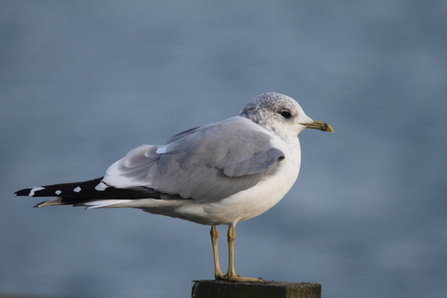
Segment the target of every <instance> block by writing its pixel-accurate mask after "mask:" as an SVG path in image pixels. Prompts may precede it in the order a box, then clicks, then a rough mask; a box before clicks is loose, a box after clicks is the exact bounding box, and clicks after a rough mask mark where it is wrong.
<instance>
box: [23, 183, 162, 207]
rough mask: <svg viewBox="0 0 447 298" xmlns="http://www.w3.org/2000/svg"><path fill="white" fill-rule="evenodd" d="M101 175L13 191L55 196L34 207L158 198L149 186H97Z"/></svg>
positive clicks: (38, 195)
mask: <svg viewBox="0 0 447 298" xmlns="http://www.w3.org/2000/svg"><path fill="white" fill-rule="evenodd" d="M102 179H103V177H100V178H96V179H92V180H88V181H83V182H73V183H62V184H53V185H46V186H39V187H33V188H25V189H22V190H19V191H17V192H15V195H16V196H30V197H56V198H54V199H50V200H47V201H43V202H41V203H39V204H37V205H36V206H34V207H45V206H55V205H73V206H86V203H88V202H92V201H101V200H104V201H105V200H129V199H141V198H153V199H159V198H160V193H159V192H158V191H155V190H153V189H151V188H146V187H133V188H115V187H112V186H107V185H106V187H100V188H98V187H97V186H98V185H99V184H100V183H103V184H104V185H105V183H104V182H102Z"/></svg>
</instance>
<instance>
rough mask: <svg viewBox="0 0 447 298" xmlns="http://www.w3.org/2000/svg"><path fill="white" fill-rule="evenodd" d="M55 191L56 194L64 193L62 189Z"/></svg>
mask: <svg viewBox="0 0 447 298" xmlns="http://www.w3.org/2000/svg"><path fill="white" fill-rule="evenodd" d="M54 193H55V194H56V195H60V194H61V193H62V191H60V190H56V191H55V192H54Z"/></svg>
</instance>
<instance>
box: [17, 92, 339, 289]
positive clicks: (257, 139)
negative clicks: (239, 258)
mask: <svg viewBox="0 0 447 298" xmlns="http://www.w3.org/2000/svg"><path fill="white" fill-rule="evenodd" d="M306 128H311V129H317V130H322V131H329V132H333V129H332V127H331V126H330V125H328V124H326V123H324V122H321V121H316V120H312V119H311V118H309V117H308V116H307V115H306V114H305V113H304V111H303V109H302V108H301V107H300V105H299V104H298V103H297V102H296V101H295V100H294V99H292V98H290V97H288V96H286V95H282V94H278V93H265V94H262V95H260V96H258V97H255V98H253V99H252V100H251V101H249V102H248V103H247V104H246V105H245V106H244V107H243V108H242V110H241V111H240V113H239V115H238V116H236V117H232V118H229V119H226V120H223V121H220V122H215V123H211V124H207V125H204V126H200V127H195V128H191V129H188V130H185V131H183V132H181V133H178V134H176V135H174V136H172V137H170V138H168V139H167V140H166V141H165V142H164V143H163V144H161V145H143V146H140V147H137V148H135V149H134V150H132V151H130V152H129V153H128V154H127V155H126V156H125V157H123V158H122V159H120V160H118V161H117V162H115V163H114V164H112V165H111V166H110V167H109V168H108V170H107V171H106V174H105V176H104V177H100V178H97V179H93V180H89V181H85V182H76V183H64V184H54V185H48V186H41V187H34V188H27V189H23V190H19V191H18V192H16V193H15V194H16V195H17V196H31V197H52V196H53V197H54V196H56V198H53V199H50V200H47V201H44V202H41V203H39V204H37V205H36V206H35V207H44V206H54V205H73V206H85V207H86V208H87V209H95V208H125V207H131V208H138V209H142V210H143V211H146V212H149V213H153V214H161V215H166V216H170V217H178V218H181V219H185V220H189V221H192V222H195V223H199V224H204V225H211V231H210V234H211V242H212V248H213V257H214V275H215V278H216V279H221V280H228V281H240V282H254V281H262V279H260V278H247V277H241V276H239V275H236V272H235V269H234V240H235V238H236V234H235V227H236V224H237V223H238V222H240V221H243V220H247V219H250V218H253V217H255V216H257V215H260V214H261V213H263V212H265V211H267V210H268V209H270V208H272V207H273V206H274V205H275V204H276V203H278V201H279V200H281V199H282V197H283V196H284V195H285V194H286V193H287V192H288V191H289V190H290V188H291V187H292V185H293V184H294V183H295V180H296V178H297V177H298V172H299V169H300V163H301V150H300V143H299V140H298V138H297V136H298V134H299V133H300V132H301V131H303V130H304V129H306ZM217 225H228V226H229V228H228V234H227V236H228V237H227V239H228V271H227V273H226V274H225V275H224V274H222V271H221V269H220V265H219V257H218V249H217V246H218V245H217V240H218V237H219V233H218V232H217V229H216V226H217Z"/></svg>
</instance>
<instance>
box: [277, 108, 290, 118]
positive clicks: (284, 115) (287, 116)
mask: <svg viewBox="0 0 447 298" xmlns="http://www.w3.org/2000/svg"><path fill="white" fill-rule="evenodd" d="M280 114H281V116H283V117H284V118H286V119H287V118H290V117H292V115H291V114H290V112H289V111H287V110H285V111H281V113H280Z"/></svg>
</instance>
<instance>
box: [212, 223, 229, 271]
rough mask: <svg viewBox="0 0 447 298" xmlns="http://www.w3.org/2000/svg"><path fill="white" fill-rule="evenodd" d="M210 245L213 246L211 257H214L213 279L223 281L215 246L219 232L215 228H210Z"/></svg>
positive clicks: (217, 250)
mask: <svg viewBox="0 0 447 298" xmlns="http://www.w3.org/2000/svg"><path fill="white" fill-rule="evenodd" d="M210 235H211V244H212V245H213V257H214V277H215V278H216V279H225V277H224V275H223V274H222V271H221V270H220V264H219V249H218V245H217V239H218V238H219V232H218V231H217V229H216V226H214V225H212V226H211V231H210Z"/></svg>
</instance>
